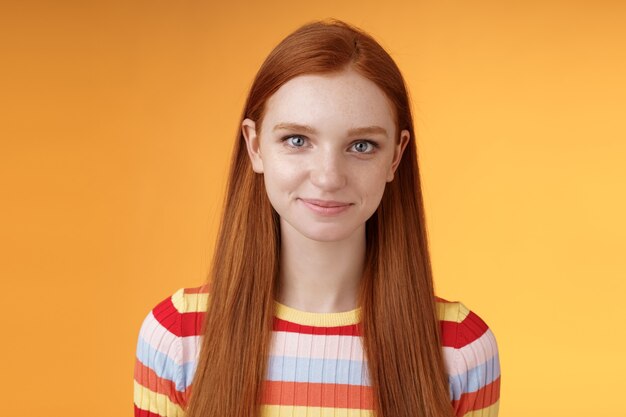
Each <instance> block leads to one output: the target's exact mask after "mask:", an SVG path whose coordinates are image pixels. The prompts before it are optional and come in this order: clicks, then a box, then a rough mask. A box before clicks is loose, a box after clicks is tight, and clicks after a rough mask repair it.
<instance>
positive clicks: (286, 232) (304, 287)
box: [277, 220, 365, 313]
mask: <svg viewBox="0 0 626 417" xmlns="http://www.w3.org/2000/svg"><path fill="white" fill-rule="evenodd" d="M364 260H365V224H363V225H362V226H361V227H360V228H358V229H357V230H355V231H354V233H352V235H350V236H348V237H347V238H345V239H343V240H337V241H327V242H326V241H316V240H312V239H309V238H307V237H306V236H304V235H302V234H301V233H300V232H298V231H297V230H295V229H294V228H293V227H291V226H290V225H289V224H288V223H286V222H284V221H282V220H281V249H280V276H279V280H280V285H279V293H278V296H277V300H278V302H280V303H282V304H285V305H286V306H289V307H292V308H294V309H297V310H301V311H307V312H313V313H336V312H342V311H349V310H353V309H355V308H357V297H358V291H359V284H360V281H361V276H362V275H363V263H364Z"/></svg>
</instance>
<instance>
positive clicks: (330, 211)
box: [300, 198, 352, 216]
mask: <svg viewBox="0 0 626 417" xmlns="http://www.w3.org/2000/svg"><path fill="white" fill-rule="evenodd" d="M300 201H302V203H303V204H304V205H305V206H307V207H308V208H309V209H310V210H311V211H313V212H314V213H316V214H319V215H322V216H334V215H336V214H339V213H343V212H344V211H346V210H348V209H349V208H350V207H351V206H352V204H350V203H343V202H341V201H328V200H309V199H306V200H305V199H303V198H301V199H300ZM316 202H318V203H319V204H318V203H316ZM322 204H325V205H322Z"/></svg>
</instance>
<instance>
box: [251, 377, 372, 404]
mask: <svg viewBox="0 0 626 417" xmlns="http://www.w3.org/2000/svg"><path fill="white" fill-rule="evenodd" d="M261 401H262V404H267V405H296V406H307V407H337V408H351V409H356V410H361V409H363V410H371V409H373V401H372V387H368V386H362V385H349V384H323V383H313V382H293V381H268V380H265V381H263V394H262V397H261Z"/></svg>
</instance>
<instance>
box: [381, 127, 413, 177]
mask: <svg viewBox="0 0 626 417" xmlns="http://www.w3.org/2000/svg"><path fill="white" fill-rule="evenodd" d="M410 138H411V133H409V131H408V130H406V129H404V130H403V131H402V132H400V142H399V143H397V144H396V145H395V147H394V150H393V161H392V162H391V166H390V167H389V172H388V173H387V182H391V181H393V175H394V173H395V172H396V169H397V168H398V165H399V164H400V160H402V154H403V153H404V149H405V148H406V145H407V144H408V143H409V139H410Z"/></svg>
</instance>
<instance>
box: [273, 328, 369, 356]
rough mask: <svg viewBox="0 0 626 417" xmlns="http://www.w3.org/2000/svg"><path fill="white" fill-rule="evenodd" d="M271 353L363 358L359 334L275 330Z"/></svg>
mask: <svg viewBox="0 0 626 417" xmlns="http://www.w3.org/2000/svg"><path fill="white" fill-rule="evenodd" d="M270 352H271V353H270V354H271V355H273V356H292V357H301V358H314V359H349V360H353V361H354V360H355V361H361V360H363V346H362V344H361V340H360V339H359V337H358V336H337V335H331V336H323V335H314V334H298V333H293V332H277V331H274V334H273V339H272V344H271V347H270Z"/></svg>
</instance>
